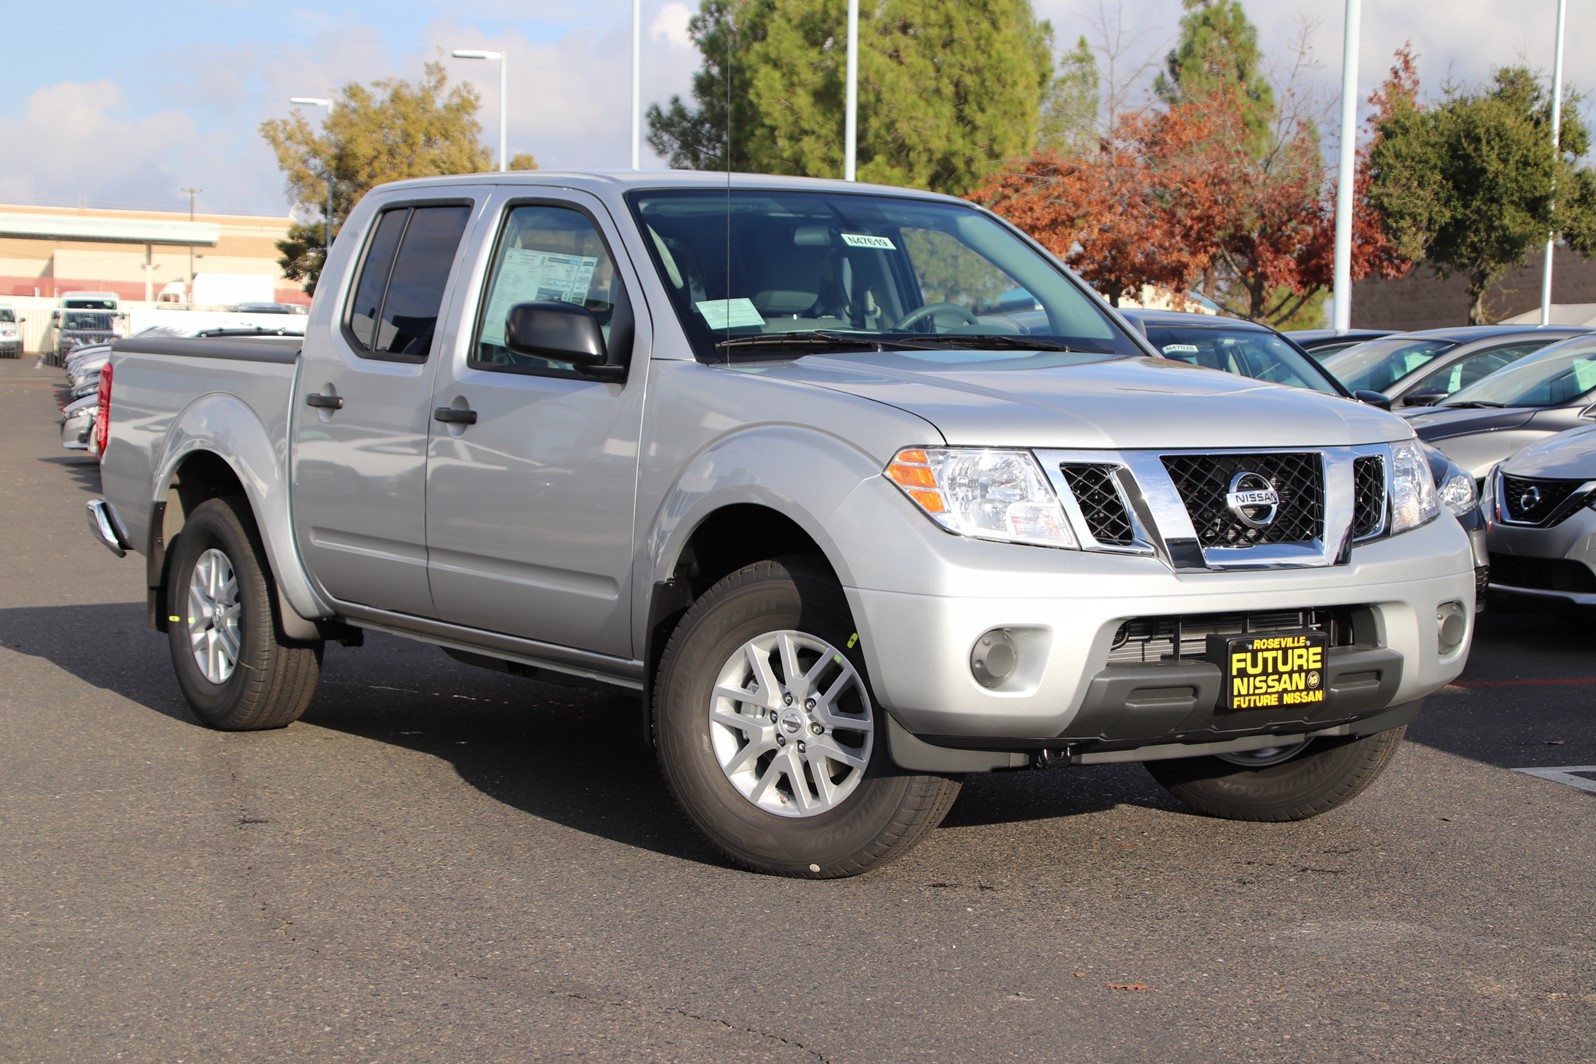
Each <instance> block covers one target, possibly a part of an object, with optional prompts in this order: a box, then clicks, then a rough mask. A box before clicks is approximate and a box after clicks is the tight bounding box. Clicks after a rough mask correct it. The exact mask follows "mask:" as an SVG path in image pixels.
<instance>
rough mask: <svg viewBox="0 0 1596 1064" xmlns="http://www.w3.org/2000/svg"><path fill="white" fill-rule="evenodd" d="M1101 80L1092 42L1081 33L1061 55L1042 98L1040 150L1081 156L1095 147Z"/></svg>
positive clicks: (1039, 130)
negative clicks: (1068, 49)
mask: <svg viewBox="0 0 1596 1064" xmlns="http://www.w3.org/2000/svg"><path fill="white" fill-rule="evenodd" d="M1101 81H1102V79H1101V78H1100V77H1099V75H1098V73H1097V57H1096V56H1095V55H1094V54H1093V52H1092V46H1091V43H1090V42H1089V41H1087V39H1086V38H1085V37H1084V36H1082V37H1081V38H1080V39H1079V40H1078V41H1077V42H1076V43H1075V48H1074V50H1073V51H1070V52H1066V53H1065V54H1064V55H1063V56H1061V57H1060V58H1059V61H1058V67H1057V69H1056V72H1055V73H1054V76H1053V83H1052V85H1051V86H1050V87H1049V88H1048V92H1047V95H1046V97H1045V98H1044V99H1043V101H1042V117H1041V124H1040V126H1039V128H1038V130H1037V148H1038V150H1039V151H1042V152H1057V153H1059V154H1062V155H1079V154H1081V153H1083V152H1086V151H1090V150H1091V149H1092V148H1093V147H1095V146H1096V144H1097V141H1098V130H1097V112H1098V109H1099V108H1100V107H1101V105H1102V100H1101V98H1100V95H1099V86H1100V85H1101Z"/></svg>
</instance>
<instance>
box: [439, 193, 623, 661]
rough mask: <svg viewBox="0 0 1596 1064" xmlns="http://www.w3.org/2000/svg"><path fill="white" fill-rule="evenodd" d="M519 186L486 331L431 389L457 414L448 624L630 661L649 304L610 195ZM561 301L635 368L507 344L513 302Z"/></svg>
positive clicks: (444, 521) (449, 423) (449, 475)
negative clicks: (596, 372)
mask: <svg viewBox="0 0 1596 1064" xmlns="http://www.w3.org/2000/svg"><path fill="white" fill-rule="evenodd" d="M505 196H506V198H505V199H504V200H503V201H502V202H501V203H500V204H499V205H498V206H497V209H496V211H495V212H494V213H495V214H496V216H497V219H498V220H497V223H496V225H497V232H496V236H495V238H494V243H493V248H492V252H491V256H490V258H489V261H488V263H487V264H486V275H485V277H484V282H483V286H482V295H481V298H480V299H479V301H478V306H477V308H476V320H475V324H474V327H472V328H470V329H469V334H468V335H464V334H466V333H467V332H468V330H466V329H462V334H463V337H462V338H463V340H464V341H465V342H463V343H462V344H461V345H460V347H459V349H457V350H455V351H452V352H451V353H450V354H449V357H448V359H447V361H445V362H443V363H441V364H440V365H439V368H438V376H437V381H436V388H435V391H434V393H433V397H432V403H431V405H432V407H434V408H436V409H435V414H442V416H443V417H445V418H452V419H453V420H437V421H434V422H433V424H432V435H431V441H430V444H429V451H428V461H427V484H426V497H427V554H428V571H429V573H430V575H431V587H432V597H433V602H434V604H435V607H436V609H437V615H438V617H439V618H440V619H441V620H445V621H450V622H454V623H457V624H461V625H467V626H470V627H473V628H480V629H485V630H488V631H492V632H498V633H504V634H508V635H513V636H518V637H521V638H525V639H530V640H535V641H538V642H542V643H547V644H551V645H555V646H562V647H574V648H578V649H581V650H590V651H596V652H599V653H602V654H607V655H611V656H615V657H623V658H629V657H631V656H632V655H633V654H634V653H635V651H634V648H633V646H632V638H631V610H630V596H631V567H632V554H633V543H632V535H633V532H632V530H633V526H634V523H635V521H634V506H635V499H636V496H637V466H638V438H639V435H640V433H641V425H642V416H643V383H644V376H645V371H646V369H647V366H648V350H649V343H650V330H649V325H648V316H647V315H646V314H645V313H642V308H641V301H640V300H639V299H638V297H637V296H636V295H635V293H637V292H638V290H639V289H638V286H637V282H636V274H635V272H634V270H633V267H632V264H631V262H630V261H629V260H628V259H627V258H626V256H625V254H624V252H622V251H621V245H620V242H619V240H618V239H617V237H616V233H615V229H614V225H613V223H612V222H611V220H610V217H609V215H608V213H607V211H606V210H605V208H604V207H603V205H602V204H601V203H600V202H599V201H598V200H597V199H596V198H593V197H590V196H587V195H585V194H582V193H579V192H575V191H564V190H559V191H557V190H549V192H548V193H547V194H544V193H540V194H539V195H538V196H537V197H535V198H528V197H524V196H523V197H520V198H512V197H510V196H509V194H508V190H506V193H505ZM549 300H558V301H561V302H566V303H573V304H576V305H579V306H584V307H586V308H587V309H589V310H590V311H592V312H593V314H594V315H595V316H596V317H597V319H598V320H599V322H600V324H601V326H602V327H603V331H604V333H605V334H606V342H607V343H608V344H610V345H611V346H612V347H625V348H626V349H628V350H629V351H630V353H631V361H630V368H629V372H628V375H627V376H626V378H625V379H624V380H621V381H615V382H609V381H600V380H595V379H593V378H592V377H587V376H584V375H582V374H581V373H580V372H579V371H577V370H576V369H575V368H574V367H573V366H571V365H570V364H569V363H564V362H558V361H553V360H550V359H546V358H534V357H530V356H527V355H523V354H518V353H516V352H513V351H510V350H509V349H508V347H507V346H506V345H505V324H504V316H505V313H506V311H507V310H508V309H509V308H510V307H511V306H514V305H515V304H517V303H522V302H533V301H549ZM633 309H635V310H636V313H632V310H633ZM443 411H460V412H462V413H459V414H443V413H442V412H443ZM466 412H469V413H466ZM470 415H474V420H471V421H469V423H468V422H467V421H466V420H460V419H461V418H465V417H469V416H470Z"/></svg>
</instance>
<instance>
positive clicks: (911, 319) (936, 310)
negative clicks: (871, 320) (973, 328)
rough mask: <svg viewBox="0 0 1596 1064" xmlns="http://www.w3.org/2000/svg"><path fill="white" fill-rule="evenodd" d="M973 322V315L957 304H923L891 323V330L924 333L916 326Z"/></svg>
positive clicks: (968, 323)
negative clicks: (927, 323) (928, 323)
mask: <svg viewBox="0 0 1596 1064" xmlns="http://www.w3.org/2000/svg"><path fill="white" fill-rule="evenodd" d="M955 318H957V320H956V321H955V320H954V319H955ZM975 321H976V318H975V315H974V314H971V313H970V312H969V311H968V310H966V309H965V308H963V307H961V306H959V305H958V304H957V303H924V304H921V305H920V306H918V307H915V308H914V309H913V310H911V311H909V313H907V314H905V315H904V316H903V317H901V318H899V319H898V320H897V321H895V322H893V323H892V326H891V328H892V330H893V331H894V332H908V331H911V330H913V331H917V332H924V331H926V330H923V329H918V328H917V326H920V325H923V324H925V323H926V322H930V323H931V324H932V325H933V326H936V325H941V324H942V323H944V322H951V323H952V324H953V325H974V324H975Z"/></svg>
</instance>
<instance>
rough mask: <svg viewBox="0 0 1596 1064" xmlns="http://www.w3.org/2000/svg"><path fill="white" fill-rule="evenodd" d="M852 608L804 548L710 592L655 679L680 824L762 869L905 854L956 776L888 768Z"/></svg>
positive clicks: (829, 874)
mask: <svg viewBox="0 0 1596 1064" xmlns="http://www.w3.org/2000/svg"><path fill="white" fill-rule="evenodd" d="M882 720H883V716H882V711H881V710H880V708H879V707H877V706H876V705H875V700H874V698H873V696H872V695H871V692H870V685H869V681H868V679H867V678H866V676H865V671H864V658H863V655H862V654H861V652H860V649H859V645H858V637H857V634H856V633H855V631H854V626H853V621H852V619H851V617H850V615H849V612H848V606H847V602H846V601H845V600H844V598H843V595H842V589H841V588H839V587H838V586H837V583H836V580H835V578H833V577H832V576H831V574H830V573H829V572H828V571H826V570H825V569H824V567H823V566H821V565H819V564H817V563H816V562H814V561H811V560H810V559H807V558H786V559H777V560H774V561H762V562H757V563H755V564H753V565H749V566H747V567H746V568H743V569H740V570H738V571H737V572H735V573H733V574H731V575H730V576H728V577H726V578H725V579H724V580H722V581H720V582H719V583H718V584H716V585H715V586H714V587H712V588H710V590H709V591H708V592H706V593H705V594H704V595H703V596H702V597H701V598H699V599H698V601H697V602H695V603H694V604H693V606H692V607H691V608H690V609H689V610H688V611H687V613H686V615H685V616H684V617H683V618H682V621H681V623H680V624H679V625H678V626H677V628H676V631H675V632H674V633H673V634H672V636H671V638H670V641H669V643H668V644H667V645H666V648H665V653H664V656H663V658H662V659H661V661H660V667H659V675H658V682H657V683H656V684H655V705H654V725H655V737H656V746H657V752H658V756H659V762H660V768H661V771H662V773H663V774H664V777H665V782H666V784H667V786H668V787H669V788H670V790H671V793H672V795H673V796H674V797H675V799H676V801H677V803H678V804H679V805H680V806H681V807H682V810H683V811H684V812H685V813H686V814H687V816H688V818H689V819H690V820H692V822H693V823H694V824H695V825H697V827H698V828H699V830H700V831H702V832H703V833H704V835H705V836H706V837H707V838H708V839H709V841H710V843H711V844H713V845H714V846H715V847H716V848H717V849H718V850H720V851H721V852H722V853H724V854H725V855H726V856H727V857H729V858H731V859H732V860H733V861H734V862H736V863H737V864H739V865H742V866H744V867H746V868H750V869H752V870H754V871H756V872H765V873H769V874H772V875H781V876H795V877H799V878H807V879H831V878H837V877H841V876H852V875H857V874H859V873H861V872H864V871H867V870H868V869H871V868H874V867H876V866H878V865H881V864H884V863H885V862H887V861H889V860H891V859H893V858H894V857H897V856H899V855H901V854H902V853H904V852H906V851H907V850H909V849H910V848H911V847H912V846H914V844H915V843H917V842H918V841H920V839H921V838H922V837H924V836H925V835H926V834H927V833H928V832H930V831H931V830H932V829H934V828H935V827H936V826H937V825H938V824H939V823H941V822H942V818H943V817H944V816H945V815H947V811H948V809H949V807H951V806H952V805H953V800H954V799H955V798H957V797H958V794H959V786H960V782H959V780H958V779H957V778H952V777H944V776H930V775H916V774H912V773H907V772H903V771H902V770H900V769H898V768H897V767H896V766H895V765H893V763H892V759H891V757H890V755H889V754H888V751H887V742H886V737H885V735H884V734H883V727H882Z"/></svg>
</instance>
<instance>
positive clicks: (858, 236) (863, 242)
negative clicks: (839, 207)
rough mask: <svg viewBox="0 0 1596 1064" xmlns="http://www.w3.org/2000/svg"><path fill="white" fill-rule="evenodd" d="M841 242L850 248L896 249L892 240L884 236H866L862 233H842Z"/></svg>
mask: <svg viewBox="0 0 1596 1064" xmlns="http://www.w3.org/2000/svg"><path fill="white" fill-rule="evenodd" d="M842 242H843V243H844V244H847V245H848V246H849V247H851V248H879V249H881V250H882V251H897V250H898V249H897V248H896V247H895V246H893V243H892V241H890V240H888V239H887V238H886V237H884V236H868V235H866V234H864V233H843V234H842Z"/></svg>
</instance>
